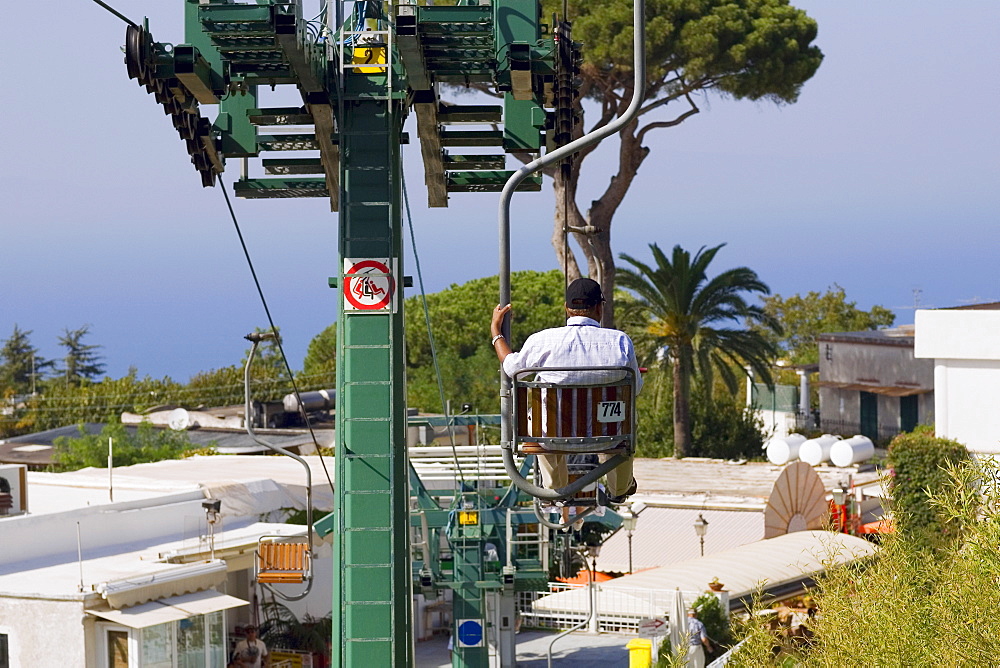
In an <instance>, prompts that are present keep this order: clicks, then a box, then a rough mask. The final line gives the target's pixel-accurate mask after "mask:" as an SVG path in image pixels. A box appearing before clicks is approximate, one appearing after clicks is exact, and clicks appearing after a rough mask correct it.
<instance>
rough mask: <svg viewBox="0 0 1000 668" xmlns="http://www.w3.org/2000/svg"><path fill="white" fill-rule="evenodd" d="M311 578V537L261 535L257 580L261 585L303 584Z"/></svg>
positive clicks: (258, 549) (256, 571) (256, 564)
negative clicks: (293, 537) (309, 539)
mask: <svg viewBox="0 0 1000 668" xmlns="http://www.w3.org/2000/svg"><path fill="white" fill-rule="evenodd" d="M310 578H312V552H311V551H310V549H309V542H308V539H305V540H296V539H288V537H286V536H261V537H260V538H259V539H258V540H257V553H256V558H255V559H254V579H256V580H257V582H259V583H262V584H302V583H303V582H307V581H309V579H310Z"/></svg>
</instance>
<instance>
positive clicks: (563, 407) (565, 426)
mask: <svg viewBox="0 0 1000 668" xmlns="http://www.w3.org/2000/svg"><path fill="white" fill-rule="evenodd" d="M515 401H516V402H517V407H516V415H517V424H516V425H515V435H516V437H517V440H519V441H530V440H531V439H532V438H539V437H542V438H544V437H550V438H551V437H570V438H587V437H594V436H629V435H631V434H632V432H633V425H632V413H633V411H632V388H631V386H629V385H611V386H608V385H593V386H591V385H566V386H562V387H532V386H530V385H520V384H519V385H517V388H516V393H515ZM615 401H620V402H622V407H623V409H624V411H623V413H624V414H623V419H622V420H621V421H616V422H604V421H601V419H600V412H601V409H602V407H605V406H607V403H605V402H615ZM529 415H530V419H529Z"/></svg>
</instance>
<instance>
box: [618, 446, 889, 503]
mask: <svg viewBox="0 0 1000 668" xmlns="http://www.w3.org/2000/svg"><path fill="white" fill-rule="evenodd" d="M865 469H867V470H865ZM782 470H784V466H775V465H774V464H771V463H770V462H739V463H738V462H729V461H724V460H720V459H702V458H697V457H688V458H685V459H673V458H664V459H644V458H636V460H635V465H634V475H635V480H636V482H637V483H638V485H639V491H638V493H637V494H636V496H635V497H634V499H635V500H637V501H644V502H646V503H652V504H655V505H661V504H668V505H673V504H676V505H682V506H683V505H689V504H697V505H699V506H702V505H706V504H707V505H718V506H727V505H733V506H749V507H754V506H758V507H760V508H763V506H764V504H765V503H766V502H767V499H768V497H769V496H770V495H771V490H772V489H773V488H774V483H775V481H776V480H777V479H778V476H779V475H781V472H782ZM813 470H814V471H816V473H817V474H818V475H819V477H820V480H822V481H823V486H824V487H825V488H826V489H827V490H831V489H834V488H837V487H840V482H841V481H842V480H845V479H846V478H847V477H848V476H852V477H853V481H854V485H855V486H856V487H860V486H868V485H877V483H878V482H879V480H880V479H881V473H880V472H879V471H878V470H876V469H875V468H874V467H860V468H859V467H849V468H837V467H835V466H816V467H813ZM870 493H871V494H874V491H872V492H870Z"/></svg>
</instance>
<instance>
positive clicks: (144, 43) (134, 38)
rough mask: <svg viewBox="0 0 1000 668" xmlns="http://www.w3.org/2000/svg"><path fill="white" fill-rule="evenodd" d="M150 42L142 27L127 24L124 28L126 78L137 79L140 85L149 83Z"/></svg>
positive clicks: (150, 63)
mask: <svg viewBox="0 0 1000 668" xmlns="http://www.w3.org/2000/svg"><path fill="white" fill-rule="evenodd" d="M151 42H152V40H151V39H150V36H149V33H148V32H146V31H145V30H144V29H143V28H142V27H140V26H129V27H128V28H126V29H125V68H126V69H127V70H128V78H129V79H138V80H139V83H140V84H141V85H148V84H149V78H150V77H149V74H150V66H151V65H152V62H151V58H150V54H151V51H152V49H151Z"/></svg>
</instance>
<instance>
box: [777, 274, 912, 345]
mask: <svg viewBox="0 0 1000 668" xmlns="http://www.w3.org/2000/svg"><path fill="white" fill-rule="evenodd" d="M764 312H765V313H767V314H768V315H769V316H770V317H772V318H774V319H775V320H777V321H778V322H779V323H781V327H782V331H783V334H782V335H780V336H778V335H775V334H774V333H773V332H771V331H768V330H767V329H763V328H762V329H760V332H761V334H762V335H763V336H767V337H769V338H770V339H771V340H772V341H773V342H774V343H776V344H777V345H779V346H780V347H781V349H782V350H784V351H785V354H786V355H787V356H788V358H789V360H790V361H791V362H792V363H793V364H815V363H817V362H819V347H818V345H817V337H819V335H820V334H825V333H828V332H859V331H863V330H874V329H878V328H880V327H888V326H890V325H892V323H893V322H895V320H896V316H895V314H894V313H893V312H892V311H890V310H889V309H887V308H885V307H884V306H873V307H872V308H871V310H870V311H864V310H861V309H859V308H858V307H857V302H853V301H847V295H846V293H845V292H844V288H842V287H840V286H839V285H836V284H834V285H833V287H831V288H829V289H827V291H826V292H825V293H823V294H820V293H818V292H808V293H806V294H805V296H803V295H798V294H796V295H792V296H791V297H787V298H786V297H782V296H781V295H771V296H769V297H764Z"/></svg>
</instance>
